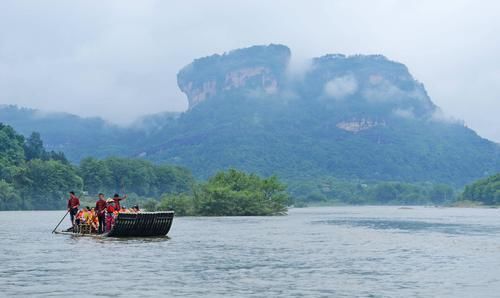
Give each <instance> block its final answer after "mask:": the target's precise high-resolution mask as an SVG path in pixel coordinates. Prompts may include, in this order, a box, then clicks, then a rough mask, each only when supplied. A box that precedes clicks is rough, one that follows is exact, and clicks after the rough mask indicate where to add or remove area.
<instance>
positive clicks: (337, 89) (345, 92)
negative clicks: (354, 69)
mask: <svg viewBox="0 0 500 298" xmlns="http://www.w3.org/2000/svg"><path fill="white" fill-rule="evenodd" d="M324 90H325V94H326V95H328V96H329V97H332V98H334V99H343V98H344V97H346V96H349V95H352V94H354V93H356V91H358V81H357V80H356V78H355V77H354V76H352V75H346V76H342V77H338V78H335V79H332V80H330V81H328V82H326V84H325V87H324Z"/></svg>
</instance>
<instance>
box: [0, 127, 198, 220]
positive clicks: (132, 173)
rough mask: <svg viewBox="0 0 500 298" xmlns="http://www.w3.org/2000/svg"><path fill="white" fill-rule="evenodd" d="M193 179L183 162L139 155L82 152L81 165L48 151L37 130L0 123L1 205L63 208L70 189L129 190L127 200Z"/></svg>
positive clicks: (176, 189) (185, 186)
mask: <svg viewBox="0 0 500 298" xmlns="http://www.w3.org/2000/svg"><path fill="white" fill-rule="evenodd" d="M193 183H194V179H193V178H192V176H191V173H190V172H189V171H188V170H186V169H183V168H180V167H175V166H170V165H154V164H152V163H151V162H149V161H145V160H139V159H122V158H108V159H104V160H96V159H93V158H86V159H84V160H82V162H81V164H80V166H74V165H72V164H70V163H69V162H68V160H67V159H66V157H65V156H64V154H63V153H60V152H54V151H47V150H45V148H44V146H43V142H42V140H41V138H40V135H39V134H38V133H33V134H31V135H30V136H29V137H28V138H25V137H24V136H22V135H20V134H18V133H16V132H15V131H14V129H13V128H12V127H10V126H8V125H4V124H2V123H0V211H1V210H19V209H38V210H39V209H45V210H47V209H63V208H65V206H66V205H65V204H66V198H67V196H68V192H69V191H75V192H77V193H78V195H81V194H82V193H83V191H84V190H85V191H86V192H88V194H89V195H91V196H93V197H91V198H90V200H93V199H94V198H95V195H96V194H97V193H98V192H104V193H106V194H108V195H109V196H111V195H112V194H113V193H115V192H120V193H128V194H129V197H130V199H128V200H127V203H130V202H137V201H138V199H139V198H157V197H159V196H161V195H164V194H177V193H183V192H187V191H188V190H190V189H191V187H192V184H193Z"/></svg>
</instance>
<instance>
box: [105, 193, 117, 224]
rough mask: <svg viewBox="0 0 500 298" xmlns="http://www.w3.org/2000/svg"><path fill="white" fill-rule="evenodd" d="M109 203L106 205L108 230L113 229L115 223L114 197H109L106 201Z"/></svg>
mask: <svg viewBox="0 0 500 298" xmlns="http://www.w3.org/2000/svg"><path fill="white" fill-rule="evenodd" d="M106 203H108V206H107V207H106V212H107V215H106V232H109V231H111V228H112V227H113V225H114V224H115V210H116V209H115V206H113V205H114V200H113V199H108V200H107V201H106Z"/></svg>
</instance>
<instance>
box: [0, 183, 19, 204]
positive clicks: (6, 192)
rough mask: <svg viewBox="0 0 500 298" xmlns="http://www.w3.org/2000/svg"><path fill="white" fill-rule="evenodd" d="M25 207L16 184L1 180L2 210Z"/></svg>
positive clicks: (0, 199)
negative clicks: (15, 186)
mask: <svg viewBox="0 0 500 298" xmlns="http://www.w3.org/2000/svg"><path fill="white" fill-rule="evenodd" d="M21 208H23V202H22V200H21V197H20V196H19V193H18V192H17V191H16V190H15V189H14V186H13V185H11V184H9V183H7V182H6V181H4V180H0V210H16V209H21Z"/></svg>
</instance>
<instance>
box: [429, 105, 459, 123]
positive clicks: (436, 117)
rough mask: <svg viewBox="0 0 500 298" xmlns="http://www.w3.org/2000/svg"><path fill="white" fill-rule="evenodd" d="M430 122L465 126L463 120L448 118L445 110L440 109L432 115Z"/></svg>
mask: <svg viewBox="0 0 500 298" xmlns="http://www.w3.org/2000/svg"><path fill="white" fill-rule="evenodd" d="M430 121H433V122H440V123H448V124H460V125H464V126H465V122H464V121H463V120H460V119H457V118H454V117H451V116H448V115H446V114H445V113H444V112H443V110H441V109H439V108H438V109H436V110H435V111H434V113H432V115H431V118H430Z"/></svg>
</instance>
